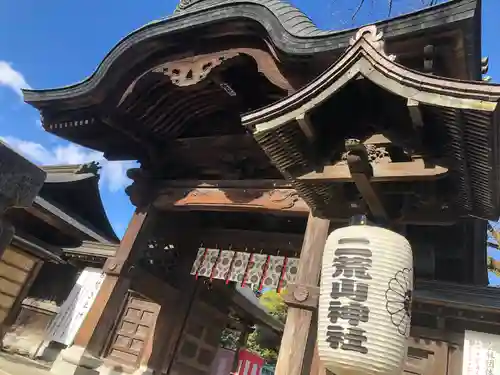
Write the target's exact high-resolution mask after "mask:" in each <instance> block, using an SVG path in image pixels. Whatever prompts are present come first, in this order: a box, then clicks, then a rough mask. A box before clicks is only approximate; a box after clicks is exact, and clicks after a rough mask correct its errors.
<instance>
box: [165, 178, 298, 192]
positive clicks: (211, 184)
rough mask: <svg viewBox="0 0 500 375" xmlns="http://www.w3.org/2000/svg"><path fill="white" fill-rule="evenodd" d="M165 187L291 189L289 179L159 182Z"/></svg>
mask: <svg viewBox="0 0 500 375" xmlns="http://www.w3.org/2000/svg"><path fill="white" fill-rule="evenodd" d="M159 186H160V191H161V190H162V189H163V188H185V189H195V188H218V189H223V188H240V189H291V188H292V184H291V183H290V181H288V180H164V181H162V182H161V183H159Z"/></svg>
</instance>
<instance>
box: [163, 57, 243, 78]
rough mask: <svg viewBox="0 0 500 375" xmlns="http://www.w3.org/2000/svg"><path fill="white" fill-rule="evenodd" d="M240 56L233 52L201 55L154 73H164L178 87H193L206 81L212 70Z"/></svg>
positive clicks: (164, 67)
mask: <svg viewBox="0 0 500 375" xmlns="http://www.w3.org/2000/svg"><path fill="white" fill-rule="evenodd" d="M238 55H239V53H237V52H232V51H226V52H223V53H212V54H207V55H199V56H195V57H189V58H186V59H182V60H177V61H171V62H168V63H165V64H162V65H159V66H157V67H156V68H154V69H153V72H155V73H163V74H165V75H166V76H168V77H170V80H171V81H172V83H173V84H174V85H176V86H180V87H184V86H191V85H196V84H197V83H199V82H201V81H202V80H203V79H205V78H206V77H207V75H208V74H209V73H210V72H211V71H212V69H214V68H215V67H217V66H219V65H220V64H222V63H223V62H224V61H226V60H229V59H231V58H233V57H236V56H238Z"/></svg>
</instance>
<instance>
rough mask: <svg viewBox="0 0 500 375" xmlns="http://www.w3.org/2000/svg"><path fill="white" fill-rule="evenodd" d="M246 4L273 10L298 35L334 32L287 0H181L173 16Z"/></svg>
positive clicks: (291, 31)
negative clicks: (325, 28) (319, 25)
mask: <svg viewBox="0 0 500 375" xmlns="http://www.w3.org/2000/svg"><path fill="white" fill-rule="evenodd" d="M244 4H254V5H260V6H263V7H264V8H266V9H267V10H269V11H271V13H273V14H274V15H275V16H276V18H278V20H280V21H281V22H282V24H283V25H284V26H285V28H286V29H287V30H288V31H289V32H290V33H291V34H294V35H297V36H319V35H327V34H330V33H332V31H328V30H321V29H319V28H318V27H317V26H316V25H315V24H314V22H313V21H312V20H311V19H310V18H309V17H307V16H306V15H305V14H304V13H303V12H302V11H300V10H299V9H297V8H296V7H294V6H293V5H291V4H290V3H289V2H288V1H286V0H180V1H179V4H177V7H176V9H175V11H174V14H173V17H175V16H177V15H181V14H185V13H191V12H196V11H200V10H208V9H210V8H215V7H219V6H233V5H234V6H237V5H244Z"/></svg>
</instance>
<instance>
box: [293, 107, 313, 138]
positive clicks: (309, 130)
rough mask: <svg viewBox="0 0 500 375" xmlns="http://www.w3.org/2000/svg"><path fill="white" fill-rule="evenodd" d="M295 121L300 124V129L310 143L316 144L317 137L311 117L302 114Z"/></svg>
mask: <svg viewBox="0 0 500 375" xmlns="http://www.w3.org/2000/svg"><path fill="white" fill-rule="evenodd" d="M295 120H296V121H297V123H298V124H299V127H300V129H301V130H302V132H303V133H304V135H305V136H306V138H307V139H308V140H309V142H311V143H312V142H314V140H315V139H316V135H315V132H314V128H313V126H312V124H311V121H310V120H309V115H308V114H307V113H302V114H300V115H299V116H298V117H297V118H296V119H295Z"/></svg>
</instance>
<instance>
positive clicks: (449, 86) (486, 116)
mask: <svg viewBox="0 0 500 375" xmlns="http://www.w3.org/2000/svg"><path fill="white" fill-rule="evenodd" d="M381 38H382V35H381V34H378V33H377V30H376V27H375V26H368V27H365V28H362V29H360V31H359V32H358V33H357V35H356V38H354V39H353V40H352V42H351V44H352V46H351V47H350V48H348V50H347V51H346V52H345V53H344V55H343V56H342V57H341V58H340V59H339V60H338V61H337V62H335V63H334V64H333V65H332V66H331V67H330V68H329V69H327V70H326V71H325V72H324V73H323V74H322V75H320V76H319V77H318V78H317V79H315V80H314V81H312V82H311V83H309V84H308V85H306V86H305V87H303V88H302V89H300V90H298V91H297V92H296V93H294V94H292V95H290V96H288V97H286V98H284V99H282V100H280V101H278V102H276V103H274V104H272V105H269V106H267V107H265V108H262V109H259V110H257V111H254V112H251V113H249V114H247V115H244V116H243V118H242V124H243V125H244V126H246V127H248V128H249V129H251V130H252V131H253V134H254V137H255V139H256V140H257V142H259V144H260V145H261V146H262V148H263V149H264V150H265V151H266V152H267V154H268V156H269V157H270V158H271V159H272V160H273V162H274V164H275V165H276V166H277V167H278V168H279V169H280V170H281V171H282V172H284V173H285V175H287V174H288V175H289V176H290V177H291V178H292V179H293V178H294V176H293V173H291V172H290V173H288V172H287V171H291V170H293V168H294V167H300V164H301V165H302V166H304V165H307V164H308V162H310V163H311V165H312V164H314V163H313V161H312V160H309V161H307V160H302V159H300V158H299V157H298V156H297V155H299V156H300V155H307V152H304V150H303V147H304V146H303V144H301V143H300V141H299V140H298V138H296V137H295V133H294V132H293V131H290V132H288V133H287V132H284V131H283V129H284V128H286V127H290V126H292V127H293V126H295V125H294V123H295V121H300V119H302V118H304V116H306V115H308V113H309V112H310V111H311V110H313V109H314V108H317V107H318V106H320V105H321V104H322V103H324V102H326V101H327V100H328V99H329V98H330V97H332V96H334V95H336V94H337V93H338V92H339V91H341V90H342V88H343V87H345V86H346V85H347V84H348V83H349V82H351V81H354V80H356V79H358V78H364V79H367V80H369V81H371V82H372V83H374V84H375V85H377V86H379V87H381V88H383V89H384V90H386V91H388V92H391V93H393V94H395V95H397V96H399V97H402V98H404V99H406V100H408V101H409V102H410V101H411V102H412V105H418V106H419V107H421V108H422V109H423V110H427V111H429V112H430V113H434V114H435V117H434V119H433V123H432V124H429V126H444V128H445V131H446V132H447V134H448V136H449V137H450V139H451V144H450V147H451V150H452V158H453V159H454V164H453V166H454V169H455V172H458V173H459V174H460V175H461V177H460V178H459V184H460V186H459V190H460V200H461V201H460V203H461V204H462V206H463V208H464V209H465V210H466V211H468V212H469V213H472V214H474V215H477V216H480V217H485V218H488V219H490V220H496V219H497V218H498V216H499V214H500V200H499V197H500V191H499V186H500V185H499V184H500V173H499V172H498V171H499V170H500V152H499V151H498V140H499V139H500V131H499V126H500V116H499V111H498V102H499V101H500V85H496V84H488V83H485V82H482V81H460V80H454V79H447V78H443V77H435V76H432V75H427V74H423V73H420V72H416V71H413V70H410V69H407V68H405V67H403V66H401V65H399V64H397V63H396V62H394V57H393V56H388V55H387V54H386V53H385V51H384V44H383V40H382V39H381ZM302 188H304V189H305V190H304V189H302ZM301 189H302V190H303V193H305V194H306V195H307V194H308V191H309V192H310V196H316V197H320V196H321V194H316V193H317V192H315V191H314V189H315V187H314V185H308V186H301ZM299 190H300V189H299ZM318 199H319V200H318V201H316V202H309V203H310V204H311V205H312V206H313V207H318V206H319V207H321V204H322V203H324V202H321V199H320V198H318Z"/></svg>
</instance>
